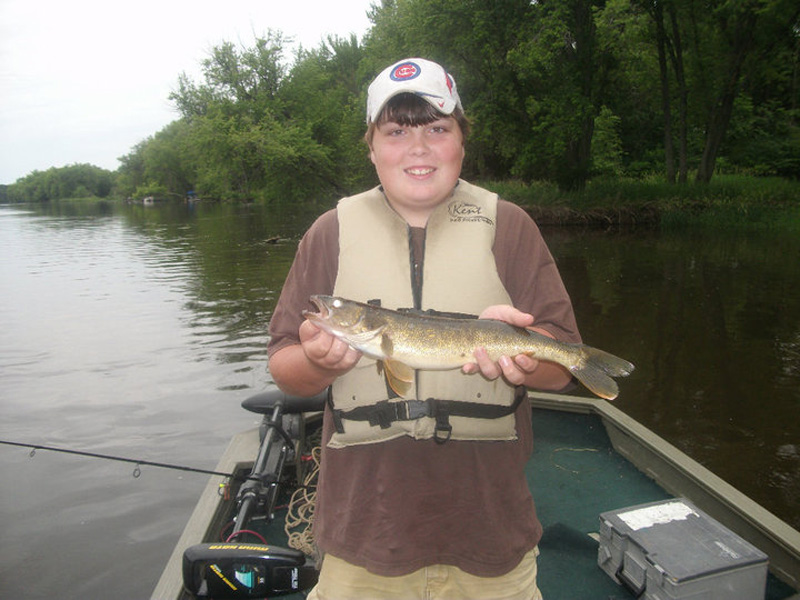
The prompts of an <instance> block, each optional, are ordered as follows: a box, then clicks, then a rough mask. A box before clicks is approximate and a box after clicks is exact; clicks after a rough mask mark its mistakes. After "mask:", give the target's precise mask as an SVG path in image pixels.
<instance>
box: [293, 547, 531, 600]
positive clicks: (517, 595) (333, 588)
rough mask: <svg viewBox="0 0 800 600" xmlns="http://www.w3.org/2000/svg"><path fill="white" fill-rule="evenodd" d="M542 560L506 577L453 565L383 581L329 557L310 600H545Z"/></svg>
mask: <svg viewBox="0 0 800 600" xmlns="http://www.w3.org/2000/svg"><path fill="white" fill-rule="evenodd" d="M538 555H539V549H538V548H534V549H533V550H531V551H530V552H528V553H527V554H526V555H525V556H524V557H523V558H522V561H521V562H520V563H519V565H517V566H516V567H515V568H514V569H513V570H512V571H511V572H509V573H506V574H505V575H502V576H500V577H476V576H475V575H470V574H469V573H465V572H464V571H462V570H461V569H459V568H457V567H451V566H447V565H433V566H430V567H425V568H423V569H420V570H419V571H414V572H413V573H410V574H408V575H401V576H399V577H382V576H380V575H374V574H372V573H370V572H369V571H367V570H366V569H364V568H362V567H357V566H355V565H351V564H350V563H348V562H345V561H343V560H341V559H339V558H336V557H335V556H331V555H330V554H328V555H327V556H325V560H324V561H323V563H322V570H321V571H320V576H319V582H318V583H317V585H316V587H315V588H314V589H312V590H311V592H309V595H308V600H542V594H541V592H540V591H539V588H538V587H537V586H536V557H537V556H538Z"/></svg>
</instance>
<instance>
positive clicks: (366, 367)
mask: <svg viewBox="0 0 800 600" xmlns="http://www.w3.org/2000/svg"><path fill="white" fill-rule="evenodd" d="M337 211H338V220H339V272H338V273H337V277H336V283H335V286H334V294H335V295H337V296H342V297H345V298H349V299H351V300H357V301H361V302H367V301H370V300H375V299H380V301H381V305H382V306H383V307H384V308H391V309H397V308H410V307H413V294H412V286H411V276H412V275H411V274H412V269H411V264H410V256H411V251H410V248H409V229H408V225H407V223H406V221H405V220H404V219H403V218H402V217H400V216H399V215H398V214H397V213H396V212H395V211H394V210H393V209H392V208H391V206H390V205H389V203H388V201H387V200H386V198H385V196H384V194H383V192H382V191H381V190H380V188H374V189H372V190H369V191H367V192H364V193H362V194H359V195H357V196H352V197H349V198H344V199H342V200H341V201H340V202H339V204H338V207H337ZM496 215H497V195H496V194H493V193H491V192H488V191H486V190H484V189H482V188H479V187H476V186H474V185H471V184H469V183H467V182H465V181H461V180H460V181H459V183H458V185H457V186H456V188H455V191H454V193H453V195H452V196H451V198H450V199H449V200H448V201H446V202H444V203H443V204H441V205H440V206H438V207H437V208H436V209H435V210H434V212H433V214H432V215H431V216H430V218H429V220H428V224H427V226H426V234H425V256H424V265H423V284H422V306H421V307H418V308H422V309H434V310H437V311H448V312H459V313H466V314H479V313H480V312H481V311H482V310H483V309H484V308H486V307H487V306H490V305H493V304H509V303H510V302H511V299H510V297H509V295H508V292H507V291H506V289H505V288H504V286H503V284H502V282H501V281H500V277H499V275H498V273H497V266H496V264H495V259H494V254H493V253H492V246H493V244H494V236H495V229H496ZM415 383H416V386H415V389H414V390H413V391H412V392H411V393H410V395H411V398H409V397H406V398H397V397H394V398H392V397H391V396H393V395H394V394H392V393H391V391H390V390H389V389H388V387H387V385H386V382H385V379H384V376H383V374H382V373H380V372H379V370H378V365H377V364H376V361H374V360H372V359H369V358H367V357H362V359H361V360H360V361H359V363H358V364H357V365H356V367H355V368H354V369H352V370H351V371H350V372H348V373H347V374H345V375H343V376H342V377H339V378H338V379H337V380H336V381H335V382H334V384H333V387H332V401H333V409H334V414H335V415H342V414H346V413H347V412H349V411H351V410H352V409H355V408H359V407H371V406H375V405H376V404H378V403H379V402H380V403H382V404H383V405H385V403H386V402H387V401H388V402H390V403H397V402H403V401H407V400H409V399H411V400H418V401H425V400H428V399H439V400H448V401H449V400H453V401H461V402H466V403H477V404H481V405H490V406H492V407H497V406H500V407H503V408H504V409H506V410H505V412H506V413H507V414H505V416H500V417H496V418H495V417H493V418H476V417H472V416H470V417H467V416H452V417H450V418H449V425H450V426H451V427H452V429H451V430H450V431H449V433H448V434H447V438H448V439H453V440H494V441H499V440H513V439H516V429H515V417H514V415H513V411H511V410H509V407H513V406H514V388H513V387H512V386H509V385H508V384H507V383H506V382H505V381H504V380H503V379H502V378H499V379H497V380H495V381H487V380H486V379H485V378H483V377H482V376H480V375H479V374H475V375H465V374H464V373H462V372H461V370H460V369H456V370H451V371H417V372H416V382H415ZM390 408H395V407H390ZM508 413H510V414H508ZM351 414H352V413H351ZM408 416H409V415H407V414H406V417H408ZM335 422H336V424H337V429H338V430H337V432H336V433H334V435H333V437H332V438H331V441H330V443H329V446H330V447H332V448H340V447H344V446H349V445H354V444H369V443H374V442H381V441H386V440H390V439H394V438H397V437H400V436H404V435H408V436H411V437H413V438H415V439H429V438H432V437H436V438H437V439H439V438H440V434H441V429H440V425H441V421H439V422H438V423H437V420H436V418H435V417H433V416H423V417H420V418H408V419H407V420H394V421H392V422H390V423H386V422H383V423H377V422H373V423H372V424H370V423H369V422H367V421H363V420H362V421H360V420H351V419H347V418H344V419H338V418H336V419H335Z"/></svg>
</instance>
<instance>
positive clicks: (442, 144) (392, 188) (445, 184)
mask: <svg viewBox="0 0 800 600" xmlns="http://www.w3.org/2000/svg"><path fill="white" fill-rule="evenodd" d="M463 142H464V139H463V136H462V134H461V128H460V127H459V126H458V122H457V121H456V120H455V119H454V118H453V117H443V118H441V119H437V120H436V121H433V122H432V123H428V124H427V125H420V126H417V127H412V126H403V125H399V124H397V123H395V122H392V121H387V122H385V123H383V124H381V125H379V126H378V127H377V128H376V129H375V134H374V136H373V138H372V144H371V145H370V159H371V160H372V163H373V164H374V165H375V170H376V171H377V173H378V178H379V179H380V180H381V184H382V185H383V190H384V192H385V193H386V197H387V198H388V199H389V203H390V204H391V205H392V207H393V208H394V209H395V210H396V211H397V212H398V213H399V214H400V215H401V216H402V217H404V218H405V219H406V221H408V223H409V225H411V226H414V227H424V226H425V224H426V223H427V222H428V217H429V216H430V214H431V212H433V209H434V208H436V207H437V206H438V205H439V204H441V203H442V202H444V201H445V200H446V199H447V198H448V197H449V196H450V194H451V193H452V192H453V188H454V187H455V185H456V182H457V181H458V177H459V175H460V174H461V163H462V162H463V160H464V143H463Z"/></svg>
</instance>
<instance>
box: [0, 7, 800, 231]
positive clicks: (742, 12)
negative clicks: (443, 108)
mask: <svg viewBox="0 0 800 600" xmlns="http://www.w3.org/2000/svg"><path fill="white" fill-rule="evenodd" d="M798 15H800V5H797V3H796V2H792V1H790V0H711V1H710V2H708V3H706V4H705V5H704V7H703V10H697V6H696V5H695V3H694V2H692V1H691V0H670V1H669V2H662V1H660V0H605V1H599V0H552V1H548V2H536V3H531V2H529V1H528V0H488V1H481V2H464V1H463V0H383V1H382V2H380V3H376V4H375V5H373V9H372V11H371V14H370V19H371V22H372V27H371V29H370V30H369V31H368V33H367V34H366V35H365V37H364V38H363V39H362V40H358V39H356V38H355V37H350V38H330V39H328V40H327V41H326V42H325V43H323V44H320V46H319V47H318V48H315V49H299V50H297V51H296V52H295V53H294V54H293V55H292V56H288V53H289V50H288V49H289V47H290V45H289V41H288V40H286V39H285V38H284V37H283V35H282V34H281V33H280V32H276V31H271V30H268V31H267V33H266V34H264V35H261V36H258V37H256V38H255V40H254V41H253V43H252V44H251V45H235V44H233V43H228V42H225V43H222V44H220V45H219V46H217V47H215V48H213V49H212V50H211V51H210V52H209V55H208V56H207V57H206V58H205V59H204V60H203V61H202V76H201V78H200V79H199V80H193V79H191V78H190V77H188V76H187V75H185V74H184V75H180V76H178V77H177V83H176V86H175V89H174V91H173V93H172V94H171V96H170V100H171V101H172V103H173V104H174V106H175V107H176V108H177V109H178V111H179V114H180V115H181V116H180V118H179V119H177V120H176V121H174V122H172V123H170V124H169V125H167V126H166V127H164V128H163V129H162V130H161V131H158V132H156V133H154V134H153V135H152V136H151V137H149V138H147V139H145V140H142V141H141V142H140V143H139V144H137V145H136V146H135V147H134V148H132V149H130V151H129V152H128V153H127V154H125V155H124V156H122V157H121V158H120V162H121V166H120V168H119V169H118V170H117V171H116V172H114V173H108V172H106V173H107V175H108V180H109V181H110V182H111V184H110V186H111V188H112V189H111V190H108V189H107V187H108V186H105V185H99V186H98V187H93V185H94V184H89V183H85V182H83V183H80V184H78V185H72V184H71V183H70V184H68V185H66V184H65V185H63V186H62V185H61V180H70V181H72V180H74V179H75V177H74V176H75V175H76V174H77V172H79V171H80V172H83V171H87V169H88V167H89V166H87V165H73V166H71V167H65V168H63V169H55V170H54V169H51V170H49V171H46V172H44V173H41V172H35V173H32V174H30V175H28V176H27V177H25V178H23V179H21V180H19V181H17V182H16V183H15V184H12V185H11V186H7V187H6V188H5V189H0V200H3V201H12V202H18V201H40V202H41V201H47V200H50V199H54V198H59V197H65V196H64V194H68V195H74V194H83V193H89V194H91V195H96V196H100V197H104V196H103V194H105V195H109V194H111V195H114V196H116V197H120V198H129V197H130V198H137V199H141V198H142V197H145V196H154V197H156V198H162V199H169V198H185V197H186V196H187V194H190V195H192V196H196V197H199V198H202V199H215V200H225V201H255V202H270V203H276V204H283V203H286V204H290V203H309V202H315V203H321V204H326V203H331V202H333V201H334V200H335V199H336V198H338V197H341V196H343V195H347V194H350V193H354V192H357V191H360V190H363V189H365V188H367V187H369V186H372V185H374V184H375V183H376V180H375V175H374V171H373V169H372V167H371V165H370V163H369V161H368V160H367V158H366V154H367V149H366V146H365V144H364V142H363V139H362V135H363V131H364V105H365V100H366V98H365V95H366V87H367V85H368V83H369V81H370V80H371V79H372V78H373V77H374V75H375V73H377V72H378V71H380V70H381V69H382V68H383V67H385V66H386V65H387V64H389V63H391V62H392V61H394V60H396V59H397V58H398V57H404V56H426V57H429V58H432V59H434V60H437V61H439V62H441V63H443V64H445V65H447V66H448V68H449V69H450V70H451V71H452V73H453V74H454V76H455V78H456V80H457V82H458V85H459V92H460V94H461V97H462V99H463V101H464V104H465V106H466V108H467V113H468V115H469V116H470V118H471V120H472V122H473V132H472V135H471V136H470V139H469V140H468V147H467V158H466V161H465V166H464V176H465V177H466V178H467V179H470V180H475V181H480V182H492V183H493V185H494V186H495V188H496V189H497V190H498V191H499V192H501V193H502V194H503V195H504V196H505V197H507V198H509V199H512V200H514V201H517V202H520V203H521V204H524V205H525V206H526V207H528V209H529V210H531V211H532V212H534V213H535V212H536V211H539V213H541V217H542V218H547V219H555V220H559V219H561V220H563V221H564V222H567V221H573V220H581V219H583V220H586V221H595V220H597V221H600V222H602V221H603V220H605V219H617V220H621V221H624V220H626V219H627V220H632V221H638V222H642V221H648V220H652V219H657V220H659V222H662V223H663V222H664V219H665V218H672V219H678V220H680V218H683V217H680V218H679V217H677V216H676V215H678V214H682V215H687V214H688V215H691V214H696V215H702V214H707V213H708V210H709V209H715V210H718V211H720V210H721V211H723V212H726V211H727V212H729V213H730V215H731V216H732V217H735V216H736V215H737V214H738V215H739V216H740V217H744V220H749V219H751V218H752V217H753V215H754V214H755V213H756V212H758V211H759V210H761V211H767V212H774V211H775V210H776V209H777V210H778V211H779V212H781V213H782V214H786V211H787V210H788V211H789V213H791V210H792V206H794V205H796V204H797V203H798V202H800V200H798V194H797V184H796V183H795V184H792V183H791V182H788V181H787V182H786V183H780V182H781V181H782V180H788V179H794V180H797V179H798V178H800V123H798V116H800V107H799V105H798V100H800V77H798V72H800V21H799V20H798ZM100 179H103V178H102V177H101V178H100ZM82 181H83V180H82ZM80 186H82V187H80ZM787 190H788V191H787ZM674 209H680V210H679V211H676V210H674ZM670 215H671V216H670Z"/></svg>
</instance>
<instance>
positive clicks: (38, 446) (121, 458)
mask: <svg viewBox="0 0 800 600" xmlns="http://www.w3.org/2000/svg"><path fill="white" fill-rule="evenodd" d="M0 444H5V445H6V446H17V447H19V448H30V449H31V452H30V455H31V457H33V456H34V454H36V451H37V450H49V451H50V452H60V453H62V454H75V455H77V456H88V457H90V458H102V459H104V460H114V461H117V462H126V463H132V464H135V465H136V468H135V469H134V470H133V476H134V478H137V477H139V475H141V473H142V471H141V468H140V467H141V466H142V465H146V466H148V467H159V468H161V469H173V470H175V471H189V472H191V473H202V474H204V475H220V476H222V477H228V478H230V479H236V480H240V481H243V480H246V479H247V477H243V476H241V475H236V474H235V473H221V472H219V471H210V470H208V469H198V468H196V467H187V466H185V465H174V464H169V463H162V462H153V461H150V460H139V459H136V458H125V457H124V456H113V455H111V454H98V453H97V452H85V451H83V450H71V449H69V448H55V447H53V446H44V445H42V444H26V443H24V442H10V441H7V440H0Z"/></svg>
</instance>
